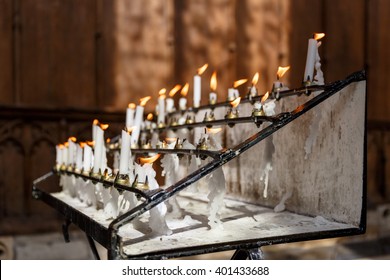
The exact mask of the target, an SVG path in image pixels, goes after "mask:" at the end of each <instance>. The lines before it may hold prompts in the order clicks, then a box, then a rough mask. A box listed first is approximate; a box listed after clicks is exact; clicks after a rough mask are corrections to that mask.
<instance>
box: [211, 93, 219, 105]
mask: <svg viewBox="0 0 390 280" xmlns="http://www.w3.org/2000/svg"><path fill="white" fill-rule="evenodd" d="M209 102H210V104H215V103H217V94H216V93H215V92H210V95H209Z"/></svg>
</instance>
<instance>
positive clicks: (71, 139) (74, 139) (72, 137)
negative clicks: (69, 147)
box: [68, 136, 77, 142]
mask: <svg viewBox="0 0 390 280" xmlns="http://www.w3.org/2000/svg"><path fill="white" fill-rule="evenodd" d="M68 141H72V142H76V141H77V138H76V137H74V136H71V137H69V138H68Z"/></svg>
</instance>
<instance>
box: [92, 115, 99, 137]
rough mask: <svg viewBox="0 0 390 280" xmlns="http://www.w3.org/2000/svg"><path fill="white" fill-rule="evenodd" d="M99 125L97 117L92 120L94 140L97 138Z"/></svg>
mask: <svg viewBox="0 0 390 280" xmlns="http://www.w3.org/2000/svg"><path fill="white" fill-rule="evenodd" d="M98 125H99V121H98V120H97V119H94V120H93V122H92V141H95V140H96V129H97V127H98Z"/></svg>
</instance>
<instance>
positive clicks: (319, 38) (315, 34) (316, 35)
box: [313, 33, 325, 41]
mask: <svg viewBox="0 0 390 280" xmlns="http://www.w3.org/2000/svg"><path fill="white" fill-rule="evenodd" d="M324 37H325V33H314V34H313V38H314V40H316V41H318V40H321V39H322V38H324Z"/></svg>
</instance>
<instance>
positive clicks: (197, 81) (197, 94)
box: [194, 63, 208, 108]
mask: <svg viewBox="0 0 390 280" xmlns="http://www.w3.org/2000/svg"><path fill="white" fill-rule="evenodd" d="M207 67H208V64H207V63H206V64H205V65H203V66H202V67H200V68H198V71H197V74H196V75H195V76H194V108H198V107H199V106H200V99H201V95H202V94H201V88H202V82H201V78H200V75H202V74H203V72H204V71H206V69H207Z"/></svg>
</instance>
